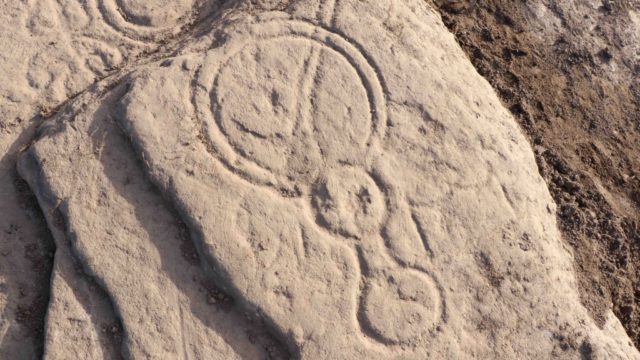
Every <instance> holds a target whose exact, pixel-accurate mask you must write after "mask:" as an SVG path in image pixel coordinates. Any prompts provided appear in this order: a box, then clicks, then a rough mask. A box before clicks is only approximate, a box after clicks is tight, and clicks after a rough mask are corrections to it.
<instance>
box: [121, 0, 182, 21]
mask: <svg viewBox="0 0 640 360" xmlns="http://www.w3.org/2000/svg"><path fill="white" fill-rule="evenodd" d="M117 3H118V7H119V9H120V11H121V12H122V14H123V15H124V16H125V17H126V18H127V21H129V22H132V23H135V24H138V25H143V26H153V27H164V26H167V25H175V24H176V23H177V22H178V21H179V19H181V18H183V17H184V16H186V15H188V14H189V13H190V12H191V10H192V8H193V0H117Z"/></svg>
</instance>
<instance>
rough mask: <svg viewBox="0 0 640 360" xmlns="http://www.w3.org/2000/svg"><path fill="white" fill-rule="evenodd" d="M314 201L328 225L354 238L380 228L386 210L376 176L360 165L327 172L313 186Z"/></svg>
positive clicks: (322, 219)
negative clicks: (375, 180)
mask: <svg viewBox="0 0 640 360" xmlns="http://www.w3.org/2000/svg"><path fill="white" fill-rule="evenodd" d="M313 202H314V207H315V208H316V211H317V212H318V216H319V219H320V220H321V222H322V223H323V224H324V225H325V226H327V227H329V228H330V229H331V230H333V231H335V232H337V233H340V234H341V235H344V236H348V237H354V238H362V237H364V236H367V235H369V234H371V233H373V232H375V231H376V230H378V228H379V227H380V225H381V222H382V219H383V217H384V213H385V203H384V197H383V195H382V192H381V191H380V189H379V188H378V186H377V185H376V183H375V182H374V181H373V179H371V177H370V176H369V175H368V174H367V173H366V172H364V171H362V170H360V169H358V168H350V167H345V168H340V169H334V170H331V171H328V172H327V173H326V174H325V175H324V176H323V177H322V178H321V179H320V181H318V182H317V184H316V185H315V187H314V189H313Z"/></svg>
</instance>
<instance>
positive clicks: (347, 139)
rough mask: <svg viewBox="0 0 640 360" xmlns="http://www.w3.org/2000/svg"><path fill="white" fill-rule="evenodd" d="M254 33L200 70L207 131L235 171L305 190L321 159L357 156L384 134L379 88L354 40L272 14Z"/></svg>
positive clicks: (288, 189) (198, 96) (289, 190)
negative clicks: (276, 17)
mask: <svg viewBox="0 0 640 360" xmlns="http://www.w3.org/2000/svg"><path fill="white" fill-rule="evenodd" d="M251 31H252V32H254V33H255V34H254V35H253V36H250V37H248V38H247V37H245V38H242V39H244V40H238V41H237V42H236V43H234V40H233V39H232V40H230V42H231V43H232V44H231V45H229V46H228V48H227V49H225V50H226V51H225V54H224V56H222V57H221V56H220V54H219V53H216V54H215V55H211V56H210V58H208V59H206V60H205V64H204V65H203V67H202V68H201V70H200V74H199V78H198V82H199V85H201V86H199V88H200V89H196V93H195V103H196V107H197V108H198V114H199V117H200V119H201V120H202V121H203V124H202V125H203V129H204V131H203V133H204V135H205V136H206V137H207V138H208V139H207V141H208V142H209V144H210V147H211V148H212V149H213V150H214V153H215V155H216V156H217V157H218V159H219V160H221V162H222V163H223V164H224V165H225V166H226V167H227V168H228V169H230V170H231V171H233V172H234V173H236V174H237V175H240V176H242V177H243V178H245V179H246V180H249V181H251V182H253V183H256V184H260V185H266V186H271V187H275V188H276V189H277V190H280V191H281V192H282V193H286V194H290V195H299V191H298V190H297V189H300V188H301V187H305V186H308V185H311V184H312V183H313V182H314V181H315V179H316V178H317V175H318V170H319V169H320V168H321V167H322V166H323V164H326V163H329V162H332V163H337V162H340V163H352V162H354V161H355V159H356V158H358V159H361V158H363V155H364V153H366V151H367V148H368V147H370V145H371V143H372V142H374V141H378V140H377V139H380V138H382V137H383V135H384V129H385V128H386V121H387V115H386V111H387V109H386V103H385V94H384V91H383V87H382V84H381V82H380V80H379V78H378V77H377V73H376V71H375V69H374V67H373V66H372V65H371V64H370V63H369V62H368V60H367V57H366V56H365V55H363V53H362V52H360V50H358V47H357V46H356V45H354V44H353V43H352V42H350V41H349V40H347V39H345V38H343V37H342V36H340V35H338V34H335V33H333V32H331V31H329V30H326V29H324V28H321V27H318V26H316V25H313V24H310V23H307V22H304V21H297V20H272V21H268V22H264V23H258V24H254V25H252V28H251ZM327 79H329V80H327ZM334 84H336V85H337V86H333V85H334ZM311 98H313V101H312V100H311Z"/></svg>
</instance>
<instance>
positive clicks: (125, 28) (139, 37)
mask: <svg viewBox="0 0 640 360" xmlns="http://www.w3.org/2000/svg"><path fill="white" fill-rule="evenodd" d="M95 1H97V4H95V5H96V8H97V9H98V12H99V13H100V15H101V16H102V19H103V20H104V22H105V23H106V24H107V25H109V27H111V28H112V29H114V30H115V31H117V32H118V33H120V34H122V35H124V36H126V37H128V38H130V39H132V40H136V41H144V42H153V41H156V40H157V38H158V37H159V36H162V35H172V34H173V35H174V34H175V33H177V32H179V31H180V30H181V29H182V28H183V27H184V26H185V25H187V24H188V23H189V21H188V20H189V19H190V18H191V16H192V15H193V9H192V11H189V12H188V13H187V14H185V15H184V16H182V17H180V18H179V19H178V22H177V23H176V24H175V25H173V26H167V27H154V26H146V25H140V24H136V23H133V22H130V21H128V20H127V19H126V18H125V17H124V16H123V14H122V12H121V10H120V6H119V5H118V4H119V3H120V1H121V0H95Z"/></svg>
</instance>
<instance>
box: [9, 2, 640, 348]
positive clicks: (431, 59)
mask: <svg viewBox="0 0 640 360" xmlns="http://www.w3.org/2000/svg"><path fill="white" fill-rule="evenodd" d="M105 3H106V0H105ZM123 3H124V4H125V5H126V6H125V7H126V12H125V13H126V14H129V20H131V19H137V20H136V21H141V22H145V23H148V24H152V25H153V24H165V23H166V22H172V21H180V19H181V17H180V16H174V15H173V14H176V13H178V12H179V11H182V10H180V6H178V7H177V8H176V9H173V10H171V11H168V12H167V13H166V14H163V13H162V12H161V13H156V12H154V10H153V9H154V4H155V3H149V4H148V6H149V8H148V9H145V8H144V7H139V6H134V5H135V4H134V3H133V2H131V4H129V2H126V1H125V2H123ZM186 3H187V2H186V1H185V4H186ZM127 4H128V5H127ZM129 5H131V6H129ZM266 5H267V7H270V8H272V9H274V10H276V11H264V10H262V9H261V8H259V7H255V6H249V5H247V6H242V4H240V5H239V6H238V8H236V9H229V10H227V11H225V12H223V15H222V16H221V18H220V19H218V20H217V21H216V23H215V26H214V29H213V30H210V31H206V32H203V31H199V32H197V35H195V34H194V36H193V38H192V39H190V40H185V41H184V43H183V44H182V45H181V47H180V48H178V49H177V50H176V51H172V52H171V53H167V54H166V56H164V57H163V56H158V60H157V61H153V60H150V61H149V62H148V64H138V65H137V66H136V68H135V69H134V70H133V71H131V72H130V73H125V72H123V73H122V76H120V75H117V76H113V77H111V78H107V79H105V80H104V81H102V82H99V83H97V84H96V85H95V86H94V87H93V88H92V89H90V90H89V91H87V92H85V93H83V94H81V95H80V96H78V98H76V99H75V100H73V101H71V102H70V103H69V104H68V105H67V106H65V107H64V108H63V109H62V110H61V111H60V112H59V114H58V115H56V116H55V117H54V118H53V119H51V120H49V121H47V122H46V123H45V124H44V125H43V126H42V127H41V128H40V135H39V139H38V140H37V141H36V142H35V143H34V144H33V145H32V146H31V147H29V149H28V150H26V151H25V152H24V153H23V154H22V156H21V158H20V162H19V165H20V166H19V169H20V172H21V175H22V176H23V177H25V178H26V179H27V181H28V182H29V184H30V185H31V187H32V189H33V191H34V192H35V193H36V195H37V196H38V199H39V201H40V204H41V206H42V207H43V209H44V210H45V211H44V212H45V215H46V216H47V220H48V222H49V224H50V228H54V227H55V226H56V224H62V226H61V227H59V229H58V230H57V231H55V230H54V231H53V232H54V236H55V238H56V244H57V246H58V248H59V249H60V248H63V249H64V250H63V251H58V252H57V253H56V262H60V263H61V264H67V265H65V266H69V265H68V264H69V263H71V262H72V260H64V256H68V257H75V258H76V259H79V261H80V266H81V268H82V271H83V272H84V273H86V274H87V275H82V276H78V277H80V278H84V277H85V276H88V277H90V278H91V279H94V280H92V281H95V286H97V287H99V288H100V289H102V290H101V291H104V293H105V294H107V296H108V298H109V300H110V301H109V304H107V305H108V306H103V308H105V310H103V311H101V313H102V314H104V313H105V312H109V311H113V312H114V314H115V315H114V316H113V317H116V318H117V319H119V320H120V322H121V326H122V345H121V346H122V348H121V349H118V348H117V346H118V344H116V346H115V347H114V344H113V343H111V344H110V346H104V347H101V346H98V345H99V344H103V343H105V341H104V340H101V337H103V336H104V334H100V333H99V331H96V332H95V334H91V332H89V333H88V334H83V335H82V336H83V337H82V338H81V339H80V338H79V337H80V336H81V335H80V334H79V333H78V332H77V329H75V328H74V321H75V320H72V318H71V317H68V316H67V317H66V318H65V317H64V316H63V314H64V311H65V310H66V309H71V310H73V309H76V310H75V311H74V313H75V314H79V315H77V316H79V317H80V318H81V320H82V321H84V322H85V323H86V324H91V325H92V326H94V328H96V327H95V326H96V324H98V323H100V322H96V320H95V319H93V318H92V314H91V311H90V310H91V309H90V310H89V311H87V310H86V309H87V307H86V306H84V307H83V305H82V304H84V303H86V302H87V301H90V300H87V298H86V297H83V296H81V295H80V294H79V292H78V289H80V290H83V289H86V288H88V287H90V286H92V285H91V284H93V283H92V282H91V281H89V280H87V281H86V282H85V283H83V284H76V283H75V280H74V282H72V285H74V284H75V285H74V286H67V285H65V284H66V283H62V284H61V285H59V286H56V287H55V288H54V292H53V294H52V302H51V305H50V311H52V314H57V315H59V316H60V317H59V318H58V317H53V316H50V317H49V318H48V322H47V334H46V336H47V337H46V345H47V347H46V353H45V355H46V357H47V358H64V356H62V357H60V355H58V354H64V351H65V349H69V352H70V354H78V355H81V356H86V357H93V358H101V357H107V356H109V355H106V354H107V353H108V352H109V351H116V352H120V353H121V354H122V355H123V356H124V357H129V358H135V359H147V358H150V359H164V358H180V359H182V358H184V359H187V358H221V359H223V358H224V359H226V358H234V357H236V358H255V357H259V356H260V357H261V356H267V355H271V356H273V357H279V356H286V355H287V354H286V353H287V352H288V354H289V355H291V356H295V357H298V356H299V357H301V358H305V359H321V358H331V359H334V358H335V359H355V358H362V359H369V358H388V359H414V358H415V359H422V358H460V359H465V358H553V357H555V358H579V357H580V356H582V355H585V354H590V355H591V356H593V357H594V358H602V359H609V358H620V359H636V358H640V356H639V354H638V352H637V350H635V349H634V348H633V347H632V346H631V344H630V342H629V339H628V338H627V337H626V335H625V334H624V331H623V330H622V329H621V326H620V324H619V322H618V321H617V319H615V317H613V316H611V318H610V321H609V322H607V324H606V326H605V327H604V328H603V329H599V328H598V327H597V326H596V325H595V323H594V321H593V320H592V319H591V318H590V317H589V315H588V313H587V311H586V310H585V309H584V307H583V306H582V305H581V304H580V301H579V297H578V294H577V289H576V284H575V278H574V272H573V267H572V259H571V254H570V253H569V252H568V250H567V249H566V248H565V246H564V245H563V244H562V240H561V238H560V236H559V234H558V231H557V228H556V224H555V206H554V204H553V201H552V199H551V197H550V196H549V193H548V191H547V189H546V186H545V184H544V182H543V181H542V179H541V177H540V176H539V174H538V171H537V168H536V164H535V162H534V157H533V153H532V150H531V148H530V146H529V144H528V143H527V142H526V140H525V139H524V137H523V136H522V134H521V133H520V130H519V129H518V127H517V125H516V123H515V121H514V120H513V119H512V117H511V115H510V114H509V113H508V112H507V110H506V109H504V107H503V106H502V105H501V104H500V102H499V100H498V98H497V97H496V95H495V93H494V91H493V89H491V87H490V86H489V84H488V83H487V82H486V81H485V80H484V79H482V77H481V76H480V75H479V74H477V73H476V71H475V70H474V68H473V67H472V65H471V63H470V62H469V61H468V59H467V58H466V57H465V56H464V54H463V52H462V50H461V49H460V48H459V47H458V45H457V44H456V43H455V40H454V38H453V36H452V35H451V34H449V33H448V31H447V30H446V28H445V27H444V26H443V25H442V23H441V21H440V19H439V17H438V16H437V15H436V13H435V12H434V11H433V10H432V9H430V8H429V7H428V6H427V5H426V3H424V2H422V1H417V0H407V1H404V2H397V1H391V0H383V1H356V0H340V1H332V0H327V1H296V2H292V3H291V4H289V6H285V7H282V6H280V5H281V4H280V3H279V2H271V3H266ZM285 9H286V10H287V11H286V12H285V11H281V10H285ZM149 11H151V14H150V15H149V14H148V12H149ZM114 27H116V28H117V29H119V30H120V31H121V32H123V33H124V34H129V35H128V36H132V35H130V34H131V32H132V31H136V30H135V29H134V28H133V27H132V26H131V25H129V22H125V23H122V24H120V25H117V23H116V25H114ZM163 31H170V30H164V29H163ZM141 34H142V35H141V36H142V37H143V38H153V35H151V34H147V33H145V32H144V31H142V32H141ZM173 209H175V210H173ZM183 222H184V224H186V225H183ZM183 226H186V229H183ZM185 248H186V249H190V250H189V251H184V249H185ZM65 254H68V255H65ZM185 255H186V257H185ZM65 269H67V268H64V267H62V265H60V266H58V265H56V272H55V273H54V284H55V281H56V279H57V277H60V278H63V275H64V271H70V269H68V270H65ZM63 270H64V271H63ZM205 283H207V284H210V283H216V284H217V286H221V287H222V288H223V289H224V292H226V293H228V294H230V295H231V297H232V298H234V300H235V302H234V305H233V306H231V307H230V308H229V309H228V310H227V311H224V306H222V305H219V304H210V303H211V302H212V301H209V300H210V297H209V296H208V295H210V294H209V293H210V291H209V290H210V289H208V288H207V285H204V284H205ZM218 293H219V292H217V290H216V294H218ZM57 294H61V299H62V297H63V296H64V300H61V301H58V300H56V299H57V297H56V295H57ZM216 299H217V298H216ZM214 302H215V301H214ZM57 308H60V309H61V310H59V311H54V310H55V309H57ZM51 309H54V310H51ZM60 329H68V330H67V331H58V330H60ZM96 329H97V328H96ZM255 329H257V330H255ZM247 330H251V331H252V332H253V331H257V332H258V333H257V334H253V333H250V334H247ZM268 333H271V335H270V334H268ZM273 337H275V338H277V339H278V340H275V339H274V338H273ZM71 356H74V355H71Z"/></svg>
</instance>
